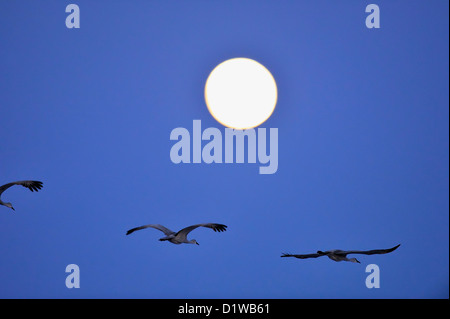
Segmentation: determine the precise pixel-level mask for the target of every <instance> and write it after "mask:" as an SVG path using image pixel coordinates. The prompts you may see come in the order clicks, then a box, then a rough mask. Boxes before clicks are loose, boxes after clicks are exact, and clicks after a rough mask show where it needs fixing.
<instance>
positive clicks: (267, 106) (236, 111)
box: [205, 58, 278, 130]
mask: <svg viewBox="0 0 450 319" xmlns="http://www.w3.org/2000/svg"><path fill="white" fill-rule="evenodd" d="M277 97H278V92H277V84H276V83H275V79H274V78H273V76H272V74H271V73H270V72H269V70H267V69H266V68H265V67H264V66H263V65H262V64H260V63H259V62H256V61H255V60H252V59H247V58H235V59H230V60H226V61H225V62H222V63H220V64H219V65H218V66H216V67H215V68H214V70H212V72H211V73H210V75H209V77H208V79H207V80H206V85H205V101H206V105H207V107H208V110H209V112H210V113H211V115H212V116H213V117H214V118H215V119H216V120H217V121H218V122H219V123H221V124H222V125H224V126H226V127H229V128H233V129H238V130H245V129H250V128H253V127H256V126H259V125H261V124H262V123H264V122H265V121H266V120H267V119H268V118H269V117H270V116H271V115H272V113H273V111H274V109H275V105H276V104H277Z"/></svg>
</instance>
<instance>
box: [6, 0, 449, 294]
mask: <svg viewBox="0 0 450 319" xmlns="http://www.w3.org/2000/svg"><path fill="white" fill-rule="evenodd" d="M69 3H72V2H64V1H39V2H36V1H20V2H19V1H2V2H0V41H1V47H0V74H1V77H0V109H1V116H0V133H1V136H2V146H1V148H0V184H4V183H7V182H10V181H15V180H22V179H35V180H41V181H43V182H44V188H43V189H42V190H41V191H40V192H39V193H31V192H29V191H28V190H26V189H23V188H22V187H18V186H16V187H14V188H11V189H9V190H8V191H7V192H5V193H4V194H3V195H2V199H3V200H5V201H10V202H12V203H13V204H14V207H15V209H16V211H15V212H13V211H12V210H10V209H8V208H7V207H4V206H1V207H0V224H1V228H2V231H1V232H0V297H2V298H448V297H449V271H448V270H449V255H448V252H449V213H448V211H449V197H448V193H449V139H448V136H449V134H448V133H449V120H448V119H449V108H448V103H449V91H448V85H449V73H448V72H449V71H448V70H449V64H448V61H449V52H448V50H449V49H448V48H449V34H448V27H449V17H448V12H449V8H448V6H449V4H448V2H447V1H440V0H434V1H376V2H374V3H377V4H378V5H379V7H380V11H381V28H380V29H368V28H366V26H365V18H366V16H367V14H366V13H365V7H366V5H367V4H369V3H372V2H364V1H345V2H342V1H194V0H193V1H137V0H136V1H80V0H77V1H74V2H73V3H76V4H78V5H79V7H80V11H81V12H80V13H81V14H80V18H81V21H80V25H81V28H80V29H68V28H66V26H65V19H66V16H67V15H68V14H67V13H66V12H65V7H66V6H67V5H68V4H69ZM234 57H247V58H251V59H254V60H256V61H258V62H260V63H262V64H263V65H264V66H266V67H267V68H268V69H269V70H270V71H271V73H272V74H273V76H274V78H275V80H276V82H277V85H278V93H279V96H278V103H277V107H276V109H275V112H274V113H273V115H272V116H271V117H270V118H269V119H268V120H267V121H266V122H265V123H264V124H263V125H262V127H266V128H278V132H279V134H278V135H279V137H278V145H279V152H278V161H279V165H278V171H277V172H276V173H275V174H273V175H260V174H258V166H259V164H248V163H244V164H236V163H235V164H210V165H208V164H205V163H202V164H178V165H176V164H174V163H172V162H171V160H170V156H169V152H170V149H171V147H172V145H173V144H174V141H171V140H170V139H169V136H170V132H171V131H172V130H173V129H174V128H176V127H185V128H187V129H188V130H190V131H191V132H192V123H193V120H195V119H199V120H201V121H202V127H203V128H207V127H217V128H219V129H220V130H222V131H223V129H224V127H222V126H221V125H220V124H219V123H218V122H216V121H215V120H214V119H213V118H212V116H211V115H210V114H209V112H208V110H207V108H206V105H205V101H204V97H203V90H204V85H205V81H206V78H207V76H208V75H209V73H210V72H211V70H212V69H213V68H214V67H215V66H216V65H217V64H219V63H220V62H223V61H224V60H227V59H230V58H234ZM204 222H217V223H223V224H226V225H228V230H227V231H226V232H224V233H215V232H213V231H211V230H210V229H206V228H201V229H200V228H199V229H197V230H195V231H194V232H192V233H191V234H190V238H195V239H196V240H197V241H198V242H199V243H200V245H199V246H197V245H173V244H170V243H168V242H159V241H158V238H160V237H161V233H159V232H158V231H157V230H153V229H149V230H145V231H141V232H137V233H135V234H133V235H131V236H125V232H126V231H127V230H128V229H130V228H133V227H135V226H140V225H143V224H150V223H157V224H163V225H165V226H167V227H169V228H171V229H173V230H178V229H181V228H183V227H185V226H188V225H191V224H197V223H204ZM397 244H401V246H400V248H399V249H398V250H397V251H395V252H394V253H392V254H388V255H373V256H360V257H359V258H358V259H359V260H360V261H361V264H353V263H346V262H340V263H336V262H333V261H331V260H329V259H328V258H318V259H310V260H300V259H291V258H280V255H281V253H282V252H290V253H312V252H315V251H317V250H328V249H336V248H337V249H344V250H347V249H360V250H364V249H374V248H388V247H393V246H395V245H397ZM72 263H74V264H77V265H78V266H79V267H80V288H79V289H75V288H74V289H68V288H66V286H65V279H66V276H67V275H68V274H67V273H65V268H66V266H67V265H68V264H72ZM369 264H377V265H378V266H379V268H380V288H378V289H376V288H373V289H368V288H366V286H365V280H366V277H367V275H368V273H366V272H365V267H366V266H367V265H369Z"/></svg>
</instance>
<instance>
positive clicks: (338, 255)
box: [281, 244, 400, 263]
mask: <svg viewBox="0 0 450 319" xmlns="http://www.w3.org/2000/svg"><path fill="white" fill-rule="evenodd" d="M399 246H400V244H399V245H397V246H395V247H392V248H388V249H374V250H339V249H335V250H328V251H320V250H319V251H317V253H316V254H306V255H294V254H283V255H281V257H295V258H300V259H306V258H317V257H321V256H328V258H330V259H331V260H334V261H350V262H353V263H360V262H359V260H358V259H356V258H347V255H350V254H364V255H375V254H387V253H390V252H392V251H394V250H396V249H397V248H398V247H399Z"/></svg>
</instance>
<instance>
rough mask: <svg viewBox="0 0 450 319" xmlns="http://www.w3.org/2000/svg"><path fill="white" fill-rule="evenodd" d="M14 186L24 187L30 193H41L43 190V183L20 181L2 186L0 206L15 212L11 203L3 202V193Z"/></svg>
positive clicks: (0, 187)
mask: <svg viewBox="0 0 450 319" xmlns="http://www.w3.org/2000/svg"><path fill="white" fill-rule="evenodd" d="M14 185H22V186H23V187H26V188H28V189H29V190H30V191H32V192H34V191H36V192H37V191H39V190H40V189H41V188H42V182H39V181H18V182H12V183H8V184H5V185H3V186H0V205H3V206H6V207H9V208H11V209H12V210H15V209H14V207H13V206H12V204H11V203H6V202H4V201H2V200H1V196H2V193H3V192H4V191H5V190H7V189H8V188H10V187H11V186H14Z"/></svg>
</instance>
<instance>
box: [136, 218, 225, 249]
mask: <svg viewBox="0 0 450 319" xmlns="http://www.w3.org/2000/svg"><path fill="white" fill-rule="evenodd" d="M149 227H151V228H155V229H158V230H160V231H162V232H163V233H164V235H166V236H165V237H162V238H160V239H159V240H160V241H165V240H168V241H170V242H171V243H173V244H177V245H179V244H183V243H184V244H197V245H198V244H199V243H198V242H197V241H196V240H195V239H191V240H188V239H187V234H189V233H190V232H191V231H193V230H194V229H196V228H197V227H207V228H211V229H212V230H214V231H217V232H222V231H225V230H226V228H227V226H226V225H222V224H215V223H207V224H197V225H192V226H188V227H186V228H183V229H182V230H180V231H178V232H174V231H172V230H170V229H168V228H166V227H164V226H162V225H159V224H150V225H144V226H140V227H136V228H132V229H130V230H129V231H127V235H129V234H131V233H132V232H135V231H136V230H141V229H145V228H149Z"/></svg>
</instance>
